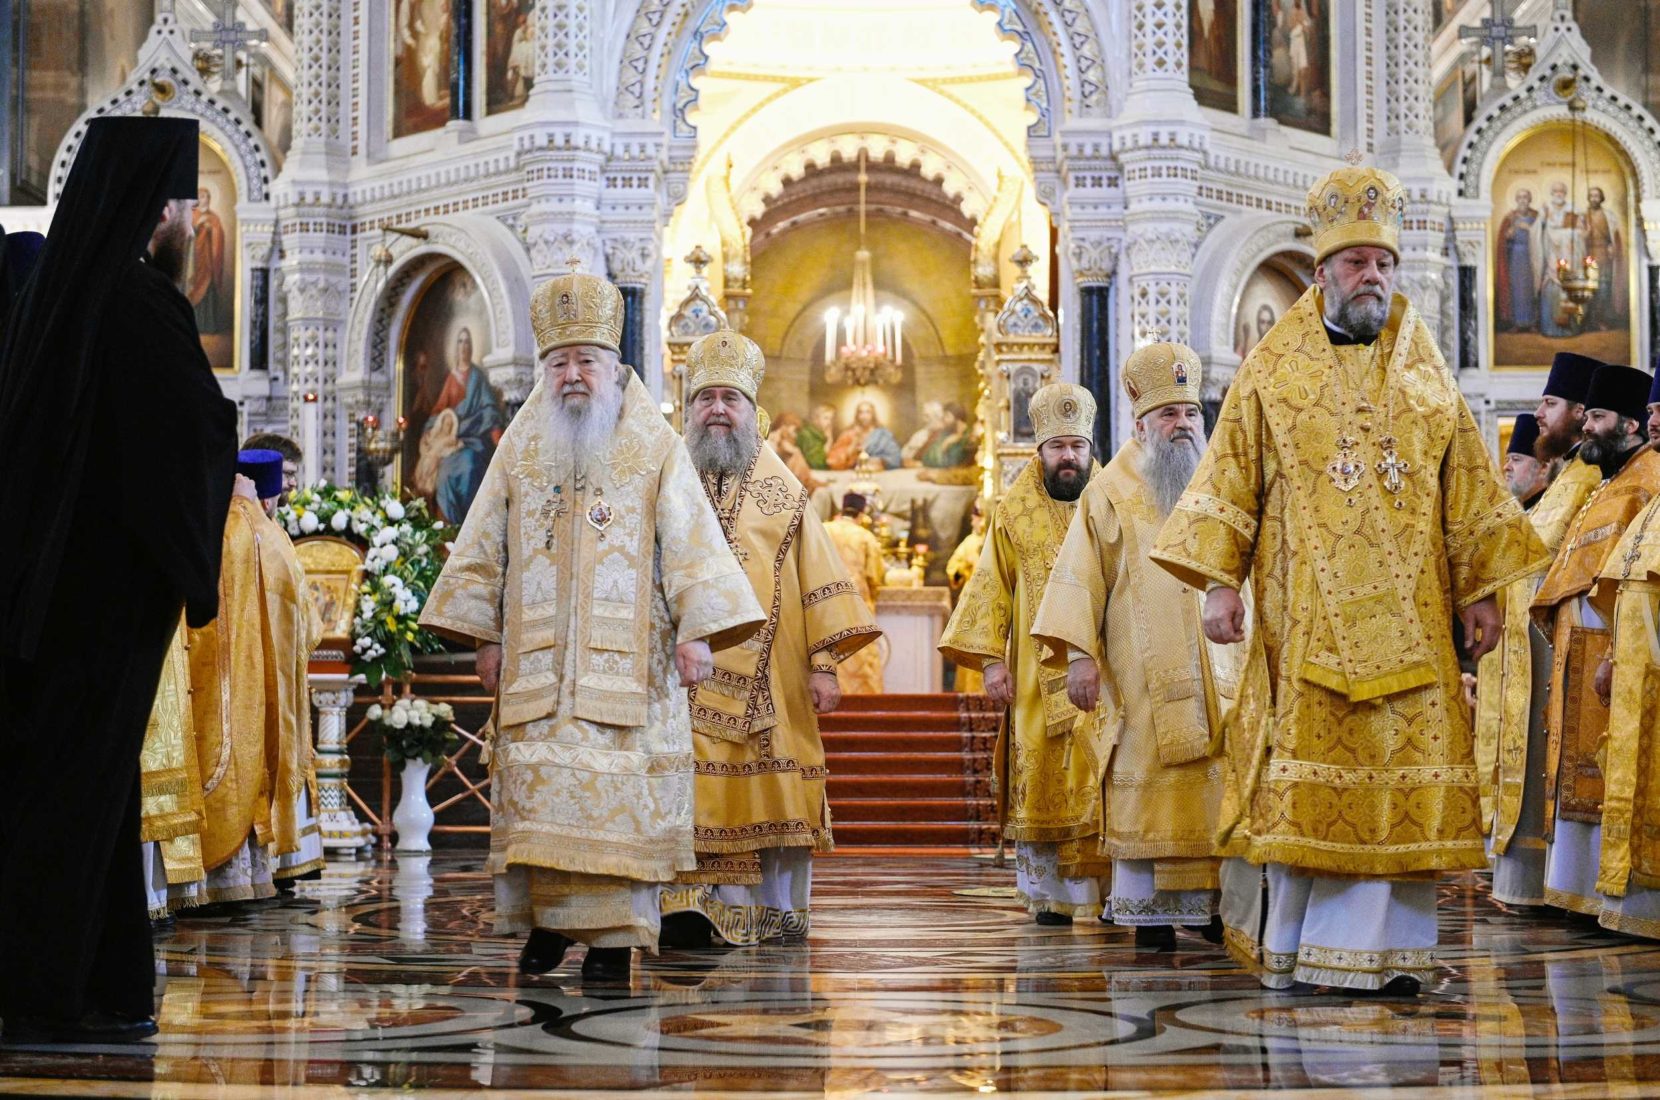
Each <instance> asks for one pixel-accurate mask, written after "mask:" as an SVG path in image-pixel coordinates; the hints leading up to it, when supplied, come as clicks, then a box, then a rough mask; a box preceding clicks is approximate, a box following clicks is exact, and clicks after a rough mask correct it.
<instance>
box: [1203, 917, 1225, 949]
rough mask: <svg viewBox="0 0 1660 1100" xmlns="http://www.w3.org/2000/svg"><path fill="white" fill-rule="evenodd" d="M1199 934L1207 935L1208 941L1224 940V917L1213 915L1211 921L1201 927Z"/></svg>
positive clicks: (1217, 941) (1206, 939)
mask: <svg viewBox="0 0 1660 1100" xmlns="http://www.w3.org/2000/svg"><path fill="white" fill-rule="evenodd" d="M1199 935H1201V936H1203V937H1205V942H1206V943H1221V942H1222V918H1221V917H1212V918H1210V923H1209V924H1207V925H1205V926H1204V927H1203V928H1201V929H1199Z"/></svg>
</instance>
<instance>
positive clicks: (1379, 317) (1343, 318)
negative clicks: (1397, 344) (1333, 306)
mask: <svg viewBox="0 0 1660 1100" xmlns="http://www.w3.org/2000/svg"><path fill="white" fill-rule="evenodd" d="M1330 320H1331V323H1332V325H1333V326H1335V327H1337V328H1339V329H1342V330H1343V331H1344V332H1346V333H1348V334H1349V335H1350V336H1353V337H1354V338H1355V339H1357V340H1368V341H1369V340H1376V339H1377V338H1378V334H1379V333H1380V332H1382V331H1383V326H1384V323H1385V322H1386V321H1388V320H1389V302H1388V300H1387V299H1385V300H1383V301H1378V300H1376V299H1374V298H1364V299H1361V298H1349V299H1347V300H1345V301H1344V302H1343V304H1342V305H1340V306H1338V307H1337V313H1336V314H1335V315H1333V316H1332V317H1331V318H1330Z"/></svg>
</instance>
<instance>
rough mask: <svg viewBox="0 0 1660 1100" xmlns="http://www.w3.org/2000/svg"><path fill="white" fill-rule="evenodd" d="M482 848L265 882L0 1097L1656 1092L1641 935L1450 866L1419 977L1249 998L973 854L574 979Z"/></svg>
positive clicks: (195, 924) (9, 1072)
mask: <svg viewBox="0 0 1660 1100" xmlns="http://www.w3.org/2000/svg"><path fill="white" fill-rule="evenodd" d="M478 868H479V859H478V857H476V856H470V855H444V856H438V857H433V858H431V859H430V860H429V859H424V858H417V859H408V858H406V859H402V860H394V861H387V862H368V863H359V864H354V863H335V864H331V865H330V867H329V868H328V870H327V872H326V873H325V877H324V878H323V880H322V881H320V882H315V883H310V884H307V885H306V886H305V887H304V889H303V896H302V897H300V898H298V899H295V900H291V901H289V902H288V903H287V904H285V905H281V906H274V907H271V908H265V909H261V910H258V911H255V912H250V913H245V914H242V915H239V916H236V917H232V918H219V919H199V920H181V921H180V922H179V924H178V927H177V928H176V929H175V930H173V931H171V932H168V933H166V934H164V935H163V936H162V937H161V938H159V939H158V941H157V947H158V952H159V956H160V959H159V969H160V970H161V973H160V974H159V975H158V979H157V991H158V997H159V1000H160V1006H161V1009H160V1023H161V1029H162V1030H161V1034H160V1035H159V1036H158V1037H157V1039H156V1041H155V1042H154V1043H153V1044H149V1045H145V1046H140V1047H128V1048H123V1047H103V1048H76V1049H65V1048H62V1047H18V1046H8V1047H0V1077H3V1078H4V1080H0V1093H4V1094H6V1095H66V1094H71V1093H73V1094H80V1095H99V1096H116V1097H129V1096H143V1097H152V1096H153V1097H179V1098H193V1097H198V1096H202V1097H206V1096H231V1097H237V1096H258V1095H268V1094H269V1093H270V1091H271V1090H273V1089H278V1090H281V1091H282V1092H283V1093H284V1094H286V1095H293V1096H301V1095H324V1094H329V1095H343V1094H345V1092H346V1091H347V1090H351V1092H352V1093H353V1094H354V1095H356V1094H360V1093H369V1094H372V1093H375V1092H379V1091H382V1090H385V1091H392V1090H396V1091H409V1090H415V1089H420V1090H430V1091H431V1093H432V1095H435V1096H442V1095H455V1096H461V1095H468V1094H475V1093H476V1092H477V1091H480V1090H512V1091H536V1090H571V1089H581V1090H593V1091H595V1092H606V1091H611V1092H633V1091H639V1090H646V1089H657V1088H663V1089H676V1090H680V1091H686V1090H689V1089H695V1090H696V1091H697V1093H698V1096H699V1098H700V1100H709V1098H711V1097H716V1096H720V1095H722V1094H726V1093H740V1094H741V1093H747V1094H751V1095H753V1094H756V1093H759V1092H767V1093H781V1094H801V1095H812V1096H821V1097H822V1096H826V1095H828V1094H832V1093H833V1094H836V1095H837V1096H844V1095H851V1094H857V1093H863V1092H868V1091H874V1090H890V1091H914V1092H929V1093H952V1092H956V1093H973V1094H977V1095H990V1094H992V1093H1010V1092H1019V1093H1091V1094H1099V1093H1103V1092H1105V1093H1109V1094H1113V1093H1115V1094H1121V1095H1127V1096H1143V1095H1164V1094H1179V1093H1182V1092H1184V1091H1194V1092H1198V1093H1202V1094H1204V1095H1214V1096H1230V1095H1250V1094H1253V1093H1256V1092H1258V1091H1263V1092H1265V1091H1267V1090H1278V1091H1285V1090H1303V1091H1301V1092H1299V1100H1301V1098H1302V1097H1305V1096H1306V1097H1311V1098H1312V1097H1319V1096H1324V1095H1328V1094H1331V1095H1335V1094H1336V1092H1335V1091H1332V1090H1337V1091H1341V1092H1342V1095H1344V1096H1364V1095H1366V1094H1367V1093H1369V1092H1372V1091H1373V1090H1386V1089H1388V1088H1390V1087H1395V1088H1401V1087H1405V1088H1407V1089H1408V1091H1409V1094H1410V1095H1413V1096H1434V1097H1446V1098H1452V1097H1476V1096H1506V1097H1508V1096H1527V1095H1538V1096H1554V1097H1562V1098H1568V1100H1578V1098H1581V1097H1583V1098H1586V1100H1589V1098H1592V1097H1615V1096H1645V1095H1660V944H1650V943H1647V942H1645V941H1640V940H1633V939H1627V938H1624V937H1619V936H1614V935H1611V934H1609V933H1606V932H1602V931H1600V930H1598V929H1596V928H1595V927H1593V926H1590V925H1588V924H1586V923H1582V922H1579V921H1577V920H1576V921H1569V920H1566V919H1562V918H1560V917H1556V916H1536V915H1535V916H1522V915H1517V914H1514V913H1511V912H1508V911H1506V910H1504V909H1503V908H1501V907H1499V906H1497V905H1495V904H1494V903H1492V902H1491V901H1490V900H1489V899H1488V898H1487V897H1486V894H1485V891H1484V889H1483V888H1482V887H1480V886H1478V885H1477V884H1476V882H1475V880H1474V878H1473V877H1472V878H1471V879H1470V880H1469V881H1467V882H1460V883H1456V884H1451V885H1448V886H1446V887H1444V888H1443V890H1442V898H1441V927H1442V940H1443V952H1442V956H1443V961H1444V963H1445V966H1444V968H1443V970H1442V972H1441V980H1440V981H1439V982H1438V983H1437V984H1436V985H1435V987H1434V988H1433V989H1430V990H1427V991H1426V992H1425V994H1424V995H1423V996H1422V997H1420V998H1418V999H1417V1000H1415V1001H1389V1000H1376V999H1366V998H1351V997H1337V996H1316V997H1302V996H1291V995H1283V994H1273V993H1268V992H1265V991H1263V990H1262V989H1260V988H1259V987H1258V986H1257V985H1256V983H1255V982H1254V981H1253V980H1252V979H1251V978H1249V977H1248V976H1246V975H1244V974H1242V973H1241V972H1239V971H1238V970H1237V969H1235V968H1234V967H1233V966H1232V965H1230V963H1229V962H1228V960H1227V959H1226V957H1225V956H1224V955H1222V954H1221V952H1220V950H1219V949H1217V948H1213V947H1211V946H1210V945H1208V944H1206V943H1205V942H1204V941H1203V940H1201V939H1199V938H1198V937H1196V936H1192V935H1188V934H1184V935H1183V936H1182V937H1181V942H1180V947H1179V949H1178V950H1177V951H1176V952H1175V953H1173V954H1157V953H1152V952H1147V951H1141V952H1138V951H1137V950H1136V949H1135V947H1134V946H1133V943H1132V942H1131V938H1130V936H1129V934H1128V933H1127V932H1126V931H1121V930H1116V929H1112V928H1108V927H1106V926H1103V925H1100V924H1098V923H1095V922H1085V921H1079V922H1078V923H1076V924H1075V925H1074V926H1073V927H1071V928H1039V927H1037V926H1036V925H1035V924H1033V923H1032V921H1031V919H1030V918H1029V917H1028V916H1027V915H1026V913H1025V912H1024V910H1023V909H1022V908H1021V907H1020V905H1019V902H1018V900H1017V899H1011V898H1010V897H1008V896H1006V894H1007V887H1008V886H1009V885H1010V884H1011V882H1012V878H1013V874H1014V872H1013V871H1012V869H1005V870H998V869H996V868H994V867H992V866H990V865H989V864H988V863H987V862H986V861H983V860H973V859H905V860H900V859H881V860H878V859H869V858H856V857H847V858H842V857H836V858H828V859H823V860H821V861H820V862H819V864H818V865H817V868H816V870H815V880H816V881H815V888H816V902H817V904H816V906H815V909H814V925H813V935H812V937H811V938H810V939H809V940H808V941H807V942H805V943H800V944H792V945H785V946H772V947H762V948H751V949H743V950H736V951H727V952H710V953H706V954H695V953H685V952H665V953H664V954H662V955H661V956H659V957H658V958H656V959H650V960H646V961H645V962H643V963H640V964H637V965H636V969H635V975H634V981H633V985H632V987H631V988H628V989H593V988H589V989H584V988H583V984H582V979H581V976H580V973H579V970H578V967H579V964H580V962H581V954H580V951H573V952H572V953H571V956H570V958H569V959H568V960H567V962H566V965H565V966H564V967H562V968H561V969H560V970H559V971H556V972H555V973H554V974H551V975H549V976H548V977H546V978H542V979H521V978H520V977H519V976H518V975H517V974H516V973H515V970H514V966H513V964H514V961H515V959H516V957H517V951H518V944H517V942H516V941H513V940H509V939H506V938H502V937H497V936H494V935H492V934H491V932H490V921H489V915H490V905H491V903H490V890H489V882H488V880H487V879H486V878H485V877H484V876H483V875H482V874H481V873H480V872H479V869H478ZM1342 1090H1352V1091H1342Z"/></svg>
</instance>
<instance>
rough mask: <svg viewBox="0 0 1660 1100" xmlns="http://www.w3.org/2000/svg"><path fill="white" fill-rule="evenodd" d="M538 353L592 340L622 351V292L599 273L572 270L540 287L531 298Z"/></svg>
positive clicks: (597, 343) (594, 342)
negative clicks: (592, 273) (590, 273)
mask: <svg viewBox="0 0 1660 1100" xmlns="http://www.w3.org/2000/svg"><path fill="white" fill-rule="evenodd" d="M530 324H531V327H532V328H533V329H535V331H536V354H537V355H538V356H542V355H546V354H547V353H548V352H550V351H552V350H554V349H555V348H568V347H570V346H571V345H573V344H590V345H592V346H594V347H599V348H606V349H608V350H610V351H614V352H617V353H618V354H621V351H622V329H623V299H622V292H621V291H619V290H618V289H617V288H616V287H614V286H612V285H611V284H610V283H608V282H606V281H605V280H604V279H602V278H600V277H599V276H598V275H589V274H587V273H586V272H582V271H572V272H571V273H570V274H568V275H557V276H555V277H554V278H552V279H549V280H548V281H547V282H545V283H543V284H542V285H541V286H539V287H537V288H536V293H535V294H533V295H531V298H530Z"/></svg>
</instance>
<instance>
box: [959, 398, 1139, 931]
mask: <svg viewBox="0 0 1660 1100" xmlns="http://www.w3.org/2000/svg"><path fill="white" fill-rule="evenodd" d="M1030 408H1031V417H1032V426H1033V428H1034V429H1035V430H1036V433H1037V441H1038V453H1037V454H1036V455H1035V456H1033V458H1032V461H1031V462H1030V463H1028V464H1027V466H1026V468H1025V469H1024V470H1022V471H1021V472H1020V475H1019V476H1018V477H1016V478H1015V480H1014V484H1013V485H1011V486H1010V487H1009V491H1008V493H1007V494H1006V495H1005V496H1004V497H1003V500H1002V502H1001V503H1000V504H999V505H998V506H997V510H996V512H995V513H994V514H993V515H992V518H991V522H990V524H988V525H987V528H986V545H985V548H984V549H983V550H982V551H981V553H980V562H979V564H978V565H976V566H975V569H974V576H973V577H972V578H970V580H969V582H968V584H967V586H966V587H964V589H963V594H962V596H961V598H960V599H958V601H957V607H956V610H955V611H953V612H952V613H951V619H950V621H949V622H947V623H946V624H945V634H944V636H943V637H941V639H940V652H941V653H943V654H945V656H946V657H947V658H948V659H950V660H952V661H955V662H956V663H957V664H958V665H961V666H962V667H964V668H968V669H972V670H974V671H977V672H980V673H981V674H982V675H983V676H984V678H985V692H986V696H987V698H989V699H990V700H991V701H992V702H993V703H996V704H998V705H1000V706H1003V707H1006V708H1008V709H1007V712H1006V713H1005V714H1004V717H1003V723H1002V726H1001V727H1000V728H999V730H998V735H997V747H996V750H995V756H994V757H993V763H992V766H993V774H994V775H995V777H996V781H997V798H998V803H999V805H998V810H999V814H1000V816H1001V817H1002V821H1003V835H1004V836H1005V837H1007V838H1008V839H1009V840H1012V841H1014V842H1015V860H1016V863H1015V866H1016V870H1017V876H1016V884H1017V886H1018V888H1019V890H1020V896H1021V898H1022V899H1023V900H1024V901H1025V903H1026V906H1027V908H1028V909H1029V910H1030V911H1031V912H1032V913H1033V914H1035V916H1036V918H1037V922H1038V923H1039V924H1045V925H1059V924H1070V923H1072V918H1073V917H1074V916H1090V917H1095V916H1099V915H1101V913H1102V903H1103V890H1102V883H1103V880H1104V879H1105V877H1106V875H1107V874H1108V873H1109V871H1110V869H1111V866H1110V862H1109V861H1108V859H1107V857H1105V856H1103V855H1102V854H1101V852H1100V845H1099V835H1098V834H1099V832H1100V828H1101V774H1102V768H1103V766H1104V764H1105V760H1106V757H1105V752H1104V746H1103V745H1102V743H1101V734H1102V728H1101V723H1099V722H1096V721H1092V720H1089V719H1087V718H1086V719H1085V720H1084V721H1080V720H1079V717H1080V716H1079V713H1078V708H1077V707H1075V706H1073V705H1072V703H1071V701H1070V700H1069V699H1068V698H1067V694H1066V669H1065V668H1064V667H1062V668H1045V667H1043V662H1042V654H1041V653H1040V652H1039V651H1038V645H1037V642H1036V641H1035V640H1033V638H1032V622H1033V620H1034V619H1035V618H1036V617H1037V611H1038V605H1039V604H1040V603H1042V601H1043V592H1044V588H1045V586H1046V585H1047V584H1048V583H1049V573H1050V570H1051V569H1053V568H1054V566H1055V556H1056V555H1057V554H1058V553H1060V548H1061V541H1062V540H1063V539H1064V538H1065V537H1066V530H1067V525H1068V524H1070V523H1071V522H1072V514H1073V513H1074V512H1075V511H1077V507H1078V497H1079V496H1080V495H1082V493H1083V491H1084V486H1085V485H1086V484H1088V482H1089V479H1090V477H1091V475H1092V474H1093V473H1094V472H1095V470H1096V466H1095V462H1094V460H1093V459H1092V458H1091V455H1090V447H1091V444H1090V438H1091V436H1092V435H1093V434H1094V428H1095V398H1094V397H1092V396H1090V393H1089V391H1088V390H1086V389H1084V388H1083V387H1082V386H1074V385H1070V384H1067V383H1053V384H1051V385H1048V386H1044V387H1042V388H1040V389H1039V390H1038V391H1037V393H1035V394H1034V395H1033V396H1032V400H1031V406H1030Z"/></svg>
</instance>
